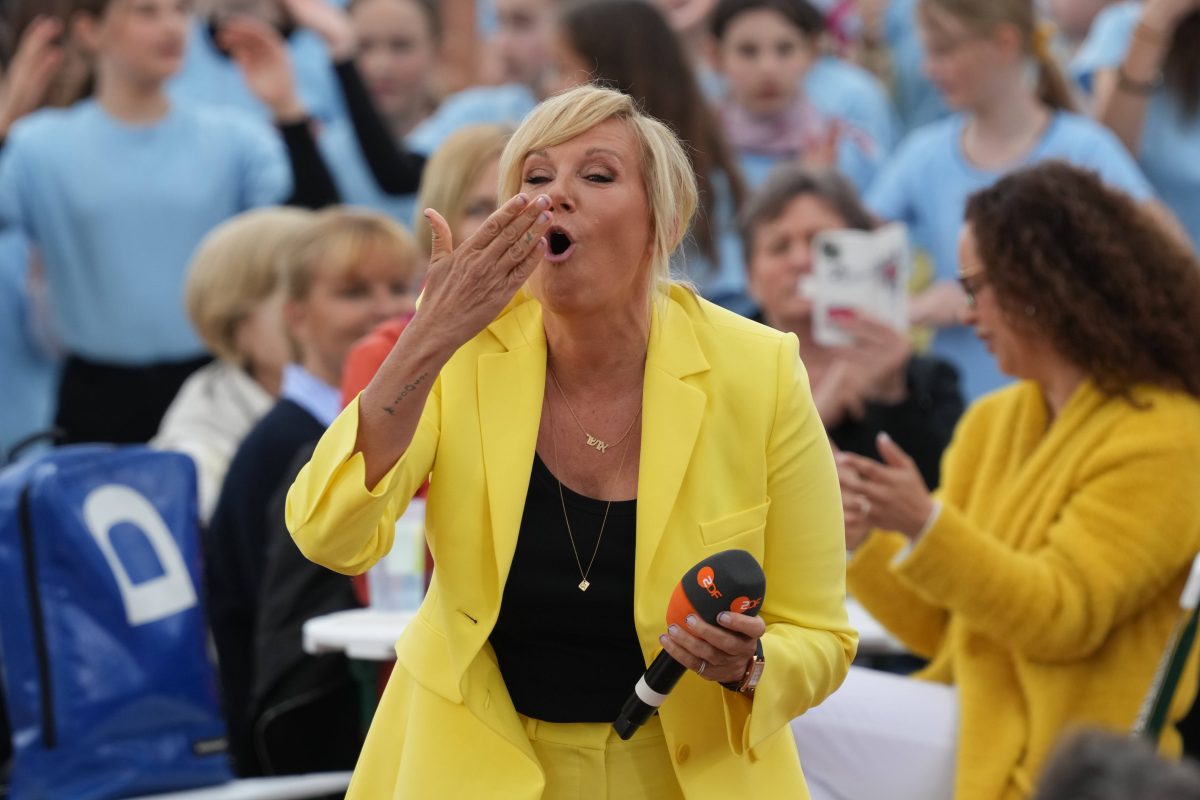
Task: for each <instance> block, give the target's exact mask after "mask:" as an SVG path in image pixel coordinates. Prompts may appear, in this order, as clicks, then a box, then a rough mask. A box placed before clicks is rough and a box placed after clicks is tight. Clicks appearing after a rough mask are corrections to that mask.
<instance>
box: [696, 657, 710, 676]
mask: <svg viewBox="0 0 1200 800" xmlns="http://www.w3.org/2000/svg"><path fill="white" fill-rule="evenodd" d="M706 669H708V662H707V661H705V660H704V659H700V666H698V667H696V674H697V675H703V674H704V670H706Z"/></svg>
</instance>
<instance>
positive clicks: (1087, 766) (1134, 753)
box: [1033, 729, 1200, 800]
mask: <svg viewBox="0 0 1200 800" xmlns="http://www.w3.org/2000/svg"><path fill="white" fill-rule="evenodd" d="M1033 800H1200V769H1197V767H1196V764H1195V763H1194V762H1191V761H1185V762H1170V761H1165V760H1163V759H1162V758H1160V757H1159V756H1158V754H1156V753H1155V752H1154V748H1152V747H1150V745H1148V744H1147V743H1146V742H1145V741H1143V740H1142V739H1136V738H1132V737H1130V736H1129V735H1128V734H1125V735H1118V734H1115V733H1108V732H1104V731H1099V730H1094V729H1089V730H1083V731H1078V732H1076V733H1074V734H1072V735H1070V736H1068V737H1066V738H1065V739H1064V740H1063V741H1062V742H1061V743H1060V744H1059V746H1058V747H1057V748H1055V751H1054V754H1053V755H1052V756H1051V757H1050V760H1049V761H1048V762H1047V763H1046V769H1045V771H1044V772H1043V773H1042V779H1041V780H1040V781H1039V782H1038V790H1037V793H1036V794H1034V796H1033Z"/></svg>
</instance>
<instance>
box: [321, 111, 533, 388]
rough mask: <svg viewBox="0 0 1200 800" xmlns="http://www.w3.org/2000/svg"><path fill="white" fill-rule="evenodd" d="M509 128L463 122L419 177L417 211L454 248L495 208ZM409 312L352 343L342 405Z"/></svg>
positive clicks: (425, 247)
mask: <svg viewBox="0 0 1200 800" xmlns="http://www.w3.org/2000/svg"><path fill="white" fill-rule="evenodd" d="M509 133H510V131H509V130H508V129H506V128H503V127H501V126H499V125H468V126H467V127H465V128H462V129H460V130H458V131H456V132H455V133H453V134H451V135H450V138H448V139H446V143H445V144H443V145H442V146H441V147H439V148H438V151H437V152H436V153H434V155H433V158H431V159H429V165H428V167H427V168H426V170H425V175H424V177H423V178H422V180H421V194H420V196H419V197H418V198H417V207H418V208H420V209H422V210H423V209H426V208H432V209H435V210H436V211H438V212H439V213H440V214H441V215H442V217H443V218H445V220H446V223H447V224H448V225H449V226H450V234H451V236H453V238H454V244H455V245H456V246H457V245H458V244H461V243H462V242H464V241H465V240H466V239H468V238H469V237H470V236H471V234H473V233H474V232H475V231H476V230H478V229H479V226H481V225H482V224H483V223H484V222H485V221H487V218H488V217H489V216H491V215H492V213H493V212H494V211H495V210H496V192H497V187H498V186H499V183H500V181H499V169H500V152H501V151H502V150H503V149H504V144H505V142H507V141H508V135H509ZM413 227H414V229H415V230H416V240H417V249H418V250H419V251H420V253H421V268H422V269H421V271H422V272H424V268H425V266H426V265H427V264H428V263H429V257H430V252H431V246H432V242H433V230H432V229H431V228H430V226H429V220H427V219H426V218H425V216H424V214H418V215H417V217H416V219H415V220H414V221H413ZM408 319H409V317H408V315H407V314H406V315H404V316H401V317H397V318H396V319H391V320H388V321H387V322H384V323H382V324H381V325H379V326H378V327H377V328H375V330H373V331H371V333H370V334H368V335H367V336H366V337H364V338H363V339H361V340H359V341H358V342H356V343H355V345H354V347H353V348H352V349H351V350H350V353H349V355H348V356H346V367H345V369H344V370H343V371H342V404H343V405H349V404H350V401H351V400H353V399H354V397H355V396H356V395H357V394H358V393H359V392H361V391H362V390H363V389H364V388H366V386H367V384H368V383H370V382H371V378H373V377H374V376H375V372H376V371H377V370H378V369H379V365H380V364H382V363H383V360H384V359H385V358H387V355H388V353H390V352H391V351H392V347H393V346H394V345H395V344H396V340H397V339H399V338H400V334H401V333H403V332H404V328H405V326H406V325H408Z"/></svg>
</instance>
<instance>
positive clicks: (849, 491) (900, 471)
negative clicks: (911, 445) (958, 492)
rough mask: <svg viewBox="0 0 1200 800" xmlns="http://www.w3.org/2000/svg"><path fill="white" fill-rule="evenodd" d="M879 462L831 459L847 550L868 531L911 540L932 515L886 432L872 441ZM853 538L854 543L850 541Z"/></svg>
mask: <svg viewBox="0 0 1200 800" xmlns="http://www.w3.org/2000/svg"><path fill="white" fill-rule="evenodd" d="M876 447H878V448H879V454H880V455H881V456H883V463H882V464H881V463H879V462H878V461H875V460H874V459H871V458H866V457H864V456H860V455H856V454H854V453H846V452H840V453H838V454H837V455H836V457H835V458H836V461H837V470H838V479H839V481H840V482H841V486H842V508H843V510H844V512H845V513H846V515H847V519H846V531H847V534H846V538H847V540H846V545H847V547H849V548H850V549H853V548H854V547H856V546H857V545H858V543H859V542H860V541H861V539H862V538H863V537H865V536H866V534H867V532H869V531H870V530H871V529H872V528H883V529H885V530H891V531H898V532H900V533H902V534H904V535H905V536H907V537H908V538H910V539H913V538H916V536H917V534H918V533H920V532H921V529H922V528H924V527H925V523H926V522H928V521H929V517H930V515H931V514H932V513H933V500H932V499H931V498H930V496H929V488H928V487H927V486H926V485H925V481H924V479H923V478H922V477H921V472H920V470H918V469H917V465H916V464H915V463H914V462H913V460H912V458H910V457H909V455H908V454H907V453H905V452H904V451H903V450H901V449H900V446H899V445H897V444H896V443H895V442H893V441H892V439H891V437H890V436H888V435H887V434H886V433H881V434H879V437H878V439H877V441H876ZM852 528H853V537H854V538H855V539H857V541H852V540H851V536H852V530H851V529H852Z"/></svg>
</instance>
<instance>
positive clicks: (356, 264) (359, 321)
mask: <svg viewBox="0 0 1200 800" xmlns="http://www.w3.org/2000/svg"><path fill="white" fill-rule="evenodd" d="M285 263H286V266H285V268H284V272H283V283H284V292H285V300H284V319H285V322H286V325H287V330H288V335H289V338H290V340H291V342H292V346H293V351H294V356H295V363H292V364H289V365H288V366H287V367H286V368H285V370H284V374H283V385H282V389H281V397H280V399H279V401H278V402H277V403H276V404H275V405H274V407H273V408H272V409H271V410H270V411H268V412H267V414H266V416H264V417H263V418H262V419H261V420H260V421H259V422H258V424H257V425H255V426H254V428H253V429H251V431H250V433H249V434H248V435H247V436H246V438H245V439H244V440H243V441H242V444H241V446H240V447H239V448H238V451H237V454H236V455H235V456H234V459H233V462H232V463H231V464H230V466H229V471H228V473H227V475H226V478H225V483H224V485H223V487H222V489H221V496H220V499H219V500H218V502H217V508H216V512H215V513H214V514H213V519H212V524H211V525H210V527H209V529H208V531H207V533H206V535H205V538H204V560H205V575H206V583H207V601H208V608H209V620H210V623H211V625H212V629H213V638H214V639H215V641H216V644H217V655H218V659H219V666H220V675H221V682H222V691H223V694H224V699H225V710H226V714H227V716H228V720H229V733H230V752H231V754H232V755H233V758H234V766H235V769H236V770H237V772H238V774H240V775H243V776H247V775H257V774H260V773H268V774H278V773H291V772H307V771H312V770H321V769H350V768H351V767H353V766H354V761H355V758H356V757H357V753H358V746H359V743H360V741H361V732H362V729H361V727H360V725H361V720H359V718H358V714H357V711H356V709H355V703H354V698H355V696H356V693H355V689H354V683H353V680H352V678H351V676H350V674H349V672H348V670H347V663H346V660H345V658H344V657H342V656H340V655H338V656H322V657H309V656H306V655H304V652H303V649H302V646H301V626H302V625H303V624H304V621H305V620H307V619H310V618H311V617H314V616H318V615H320V614H323V613H330V612H332V611H337V610H341V609H345V608H350V607H353V606H355V605H356V600H355V598H354V592H353V589H352V587H351V583H350V580H349V579H348V578H345V577H343V576H340V575H336V574H334V573H332V572H328V571H326V570H324V569H323V568H321V567H318V566H316V565H314V564H312V563H310V562H308V561H307V560H305V559H304V557H303V556H302V555H300V553H299V551H298V550H297V549H296V547H295V545H293V544H292V541H291V537H290V536H289V534H288V532H287V530H286V528H285V527H284V524H283V506H282V496H283V495H282V493H283V492H286V490H287V487H288V486H289V485H290V484H291V482H292V480H293V479H294V478H295V476H296V473H297V472H298V471H299V470H300V467H301V466H302V465H303V463H304V461H306V460H307V457H308V449H309V448H310V447H311V445H312V444H313V443H315V442H316V440H317V439H319V438H320V436H321V434H322V433H323V432H324V430H325V427H326V426H327V425H328V424H329V423H330V422H331V421H332V420H333V418H334V417H335V416H337V414H338V412H339V411H340V410H341V408H342V404H341V397H340V393H339V391H338V386H339V385H340V383H341V376H342V368H343V365H344V362H345V359H346V354H347V353H348V352H349V350H350V348H351V346H352V345H353V344H354V342H355V341H357V340H358V339H360V338H361V337H362V336H364V335H366V334H367V333H368V332H369V331H370V330H371V329H372V328H373V327H375V326H376V325H377V324H379V323H380V322H382V321H384V320H387V319H392V318H395V317H397V316H400V315H402V314H404V313H405V312H407V311H411V310H412V307H413V299H414V297H415V291H416V286H415V285H414V283H413V279H414V277H415V275H416V272H417V255H416V251H415V248H414V247H413V243H412V239H411V238H410V237H409V235H408V234H407V232H405V230H404V229H403V228H401V227H400V226H399V225H397V224H396V223H394V222H392V221H390V220H389V219H387V218H386V217H384V216H382V215H380V214H376V213H374V212H366V211H351V210H338V209H331V210H328V211H323V212H321V213H320V214H319V215H318V216H317V217H316V218H315V219H314V220H313V222H312V223H311V224H310V225H308V227H307V229H306V230H305V231H304V232H302V233H301V234H299V235H298V236H297V237H295V239H294V240H293V242H292V244H291V245H289V247H288V248H287V255H286V262H285Z"/></svg>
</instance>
